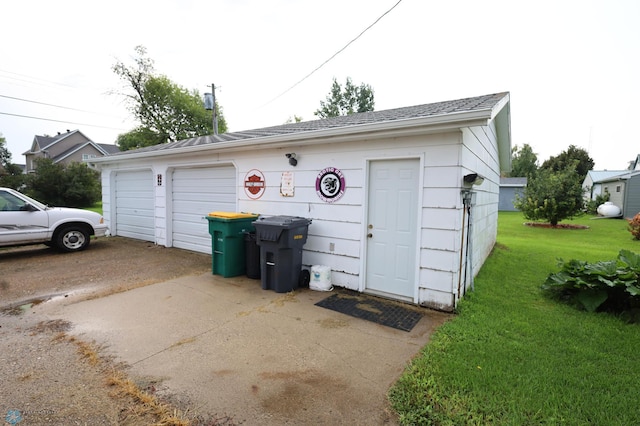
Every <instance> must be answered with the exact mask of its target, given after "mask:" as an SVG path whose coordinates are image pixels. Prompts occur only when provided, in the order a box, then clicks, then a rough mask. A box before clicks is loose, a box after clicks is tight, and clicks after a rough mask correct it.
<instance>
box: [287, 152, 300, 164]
mask: <svg viewBox="0 0 640 426" xmlns="http://www.w3.org/2000/svg"><path fill="white" fill-rule="evenodd" d="M285 156H286V157H287V158H288V159H289V164H291V165H292V166H293V167H295V166H296V165H297V164H298V160H297V159H296V153H295V152H289V153H287V154H285Z"/></svg>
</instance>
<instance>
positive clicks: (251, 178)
mask: <svg viewBox="0 0 640 426" xmlns="http://www.w3.org/2000/svg"><path fill="white" fill-rule="evenodd" d="M265 187H266V184H265V181H264V175H263V174H262V172H261V171H260V170H256V169H252V170H249V171H248V172H247V174H246V175H245V177H244V193H245V194H247V197H249V198H251V199H252V200H257V199H258V198H260V197H262V195H263V194H264V190H265Z"/></svg>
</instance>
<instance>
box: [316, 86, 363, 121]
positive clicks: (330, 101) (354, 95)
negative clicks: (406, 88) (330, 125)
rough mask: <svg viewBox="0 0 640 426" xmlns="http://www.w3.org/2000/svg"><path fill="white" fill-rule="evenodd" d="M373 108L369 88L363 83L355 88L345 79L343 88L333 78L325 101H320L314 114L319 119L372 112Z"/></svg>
mask: <svg viewBox="0 0 640 426" xmlns="http://www.w3.org/2000/svg"><path fill="white" fill-rule="evenodd" d="M374 106H375V102H374V99H373V89H372V88H371V86H369V85H368V84H364V83H362V84H360V86H356V85H354V84H353V82H352V81H351V78H350V77H347V81H346V83H345V85H344V88H343V87H342V86H341V85H340V83H338V80H336V79H335V78H334V79H333V84H332V85H331V91H330V92H329V94H328V95H327V97H326V100H325V101H320V108H319V109H318V110H316V111H315V112H314V114H315V115H317V116H318V117H320V118H329V117H337V116H340V115H349V114H353V113H355V112H367V111H373V108H374Z"/></svg>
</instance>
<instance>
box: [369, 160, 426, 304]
mask: <svg viewBox="0 0 640 426" xmlns="http://www.w3.org/2000/svg"><path fill="white" fill-rule="evenodd" d="M419 176H420V160H418V159H402V160H384V161H372V162H371V163H369V185H368V186H369V191H368V200H369V201H368V202H369V207H368V219H367V220H368V222H367V260H366V265H367V267H366V277H365V288H366V289H367V290H369V291H372V292H374V293H381V294H384V295H387V296H389V297H396V298H399V299H404V300H406V299H413V297H414V293H415V288H416V285H417V283H416V250H417V241H418V236H417V234H418V230H417V214H418V199H419V198H418V190H419Z"/></svg>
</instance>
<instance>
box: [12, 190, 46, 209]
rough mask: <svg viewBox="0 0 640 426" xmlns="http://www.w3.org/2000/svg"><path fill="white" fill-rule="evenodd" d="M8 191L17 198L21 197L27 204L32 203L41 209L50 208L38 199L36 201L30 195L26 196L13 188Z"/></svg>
mask: <svg viewBox="0 0 640 426" xmlns="http://www.w3.org/2000/svg"><path fill="white" fill-rule="evenodd" d="M9 192H10V193H11V194H13V195H15V196H17V197H19V198H22V199H23V200H25V201H26V202H27V203H29V204H33V205H34V206H35V207H37V208H39V209H41V210H47V209H50V208H51V207H49V206H47V205H46V204H42V203H41V202H40V201H36V200H34V199H33V198H31V197H27V196H26V195H24V194H23V193H22V192H18V191H14V190H9Z"/></svg>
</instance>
